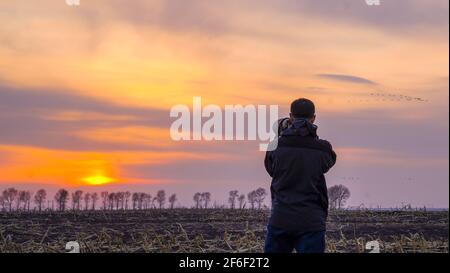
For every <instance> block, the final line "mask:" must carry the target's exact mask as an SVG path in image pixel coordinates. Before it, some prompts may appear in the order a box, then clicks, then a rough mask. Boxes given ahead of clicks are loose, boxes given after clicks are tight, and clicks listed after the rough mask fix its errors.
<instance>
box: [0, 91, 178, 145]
mask: <svg viewBox="0 0 450 273" xmlns="http://www.w3.org/2000/svg"><path fill="white" fill-rule="evenodd" d="M0 109H1V111H2V113H4V114H2V115H1V116H0V128H1V131H2V133H1V134H0V143H3V144H10V145H33V146H39V147H46V148H55V149H68V150H105V149H106V150H108V149H126V150H129V149H144V148H145V149H148V148H149V146H145V145H141V143H132V142H131V143H109V142H106V141H104V140H101V139H98V140H93V139H88V138H83V137H80V136H78V135H77V133H79V132H85V133H86V132H89V131H90V130H94V129H95V130H98V129H101V128H120V127H129V126H138V127H148V128H156V129H159V130H161V129H163V128H164V129H165V128H169V124H170V117H169V115H168V112H167V111H164V110H160V109H155V108H150V107H146V108H139V107H128V106H122V105H117V104H114V103H110V102H107V101H102V100H98V99H95V98H89V97H84V96H79V95H74V94H70V93H68V92H66V91H64V92H61V91H59V92H57V91H55V90H53V91H49V90H35V89H20V88H11V87H6V86H1V85H0ZM150 137H151V136H149V138H150ZM154 145H155V146H156V147H157V146H158V143H157V142H155V143H154Z"/></svg>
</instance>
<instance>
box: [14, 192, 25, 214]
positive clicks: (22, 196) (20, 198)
mask: <svg viewBox="0 0 450 273" xmlns="http://www.w3.org/2000/svg"><path fill="white" fill-rule="evenodd" d="M26 195H27V193H26V191H19V193H18V194H17V199H16V210H20V209H21V208H20V206H21V205H22V203H23V204H24V205H23V208H22V209H23V210H25V208H26Z"/></svg>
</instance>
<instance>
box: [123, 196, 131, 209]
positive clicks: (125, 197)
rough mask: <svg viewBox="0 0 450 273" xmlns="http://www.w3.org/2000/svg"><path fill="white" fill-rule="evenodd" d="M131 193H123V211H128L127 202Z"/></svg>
mask: <svg viewBox="0 0 450 273" xmlns="http://www.w3.org/2000/svg"><path fill="white" fill-rule="evenodd" d="M130 196H131V193H130V192H129V191H126V192H124V199H125V209H126V210H127V209H128V202H129V200H130Z"/></svg>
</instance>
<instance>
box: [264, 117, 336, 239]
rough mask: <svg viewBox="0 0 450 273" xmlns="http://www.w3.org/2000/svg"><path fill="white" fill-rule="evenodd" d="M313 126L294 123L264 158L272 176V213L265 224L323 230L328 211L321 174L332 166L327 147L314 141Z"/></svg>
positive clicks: (330, 154)
mask: <svg viewBox="0 0 450 273" xmlns="http://www.w3.org/2000/svg"><path fill="white" fill-rule="evenodd" d="M315 129H316V127H315V126H314V125H312V124H311V123H309V121H307V120H305V119H299V120H296V121H294V124H293V125H292V126H291V127H290V128H288V129H287V130H286V131H284V132H283V133H282V135H281V137H280V138H279V140H278V146H277V148H276V149H275V150H274V151H269V152H267V154H266V158H265V167H266V170H267V172H268V173H269V175H270V176H271V177H272V185H271V194H272V214H271V217H270V221H269V225H270V226H273V227H276V228H282V229H284V230H293V231H297V232H311V231H323V230H325V222H326V218H327V212H328V196H327V186H326V182H325V177H324V174H325V173H326V172H327V171H328V170H329V169H330V168H331V167H332V166H333V165H334V164H335V162H336V154H335V153H334V152H333V150H332V147H331V145H330V144H329V143H328V142H327V141H325V140H320V139H318V137H317V135H316V133H315Z"/></svg>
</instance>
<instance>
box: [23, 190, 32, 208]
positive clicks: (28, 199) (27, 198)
mask: <svg viewBox="0 0 450 273" xmlns="http://www.w3.org/2000/svg"><path fill="white" fill-rule="evenodd" d="M24 195H25V196H24V210H25V209H26V210H27V211H30V203H31V192H30V191H25V194H24Z"/></svg>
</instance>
